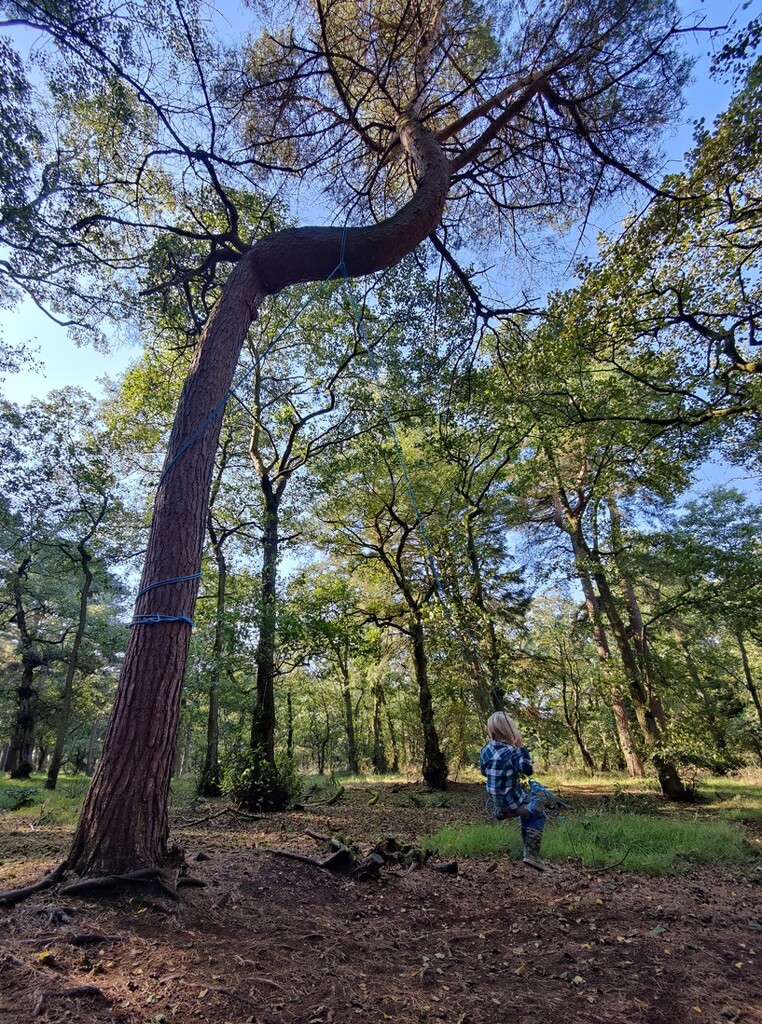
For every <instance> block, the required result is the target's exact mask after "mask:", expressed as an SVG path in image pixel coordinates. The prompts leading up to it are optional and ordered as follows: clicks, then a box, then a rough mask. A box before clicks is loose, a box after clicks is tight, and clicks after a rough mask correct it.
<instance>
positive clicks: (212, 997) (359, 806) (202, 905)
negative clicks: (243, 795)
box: [0, 783, 762, 1024]
mask: <svg viewBox="0 0 762 1024" xmlns="http://www.w3.org/2000/svg"><path fill="white" fill-rule="evenodd" d="M374 787H375V789H376V790H377V791H378V792H379V799H378V801H377V802H376V803H375V804H374V805H373V806H369V805H368V799H369V795H368V791H367V789H366V788H364V787H363V786H361V785H357V786H347V787H346V790H345V793H344V797H343V799H342V800H341V801H340V802H339V803H337V804H336V805H335V806H330V807H325V806H323V807H314V808H308V809H306V810H304V811H295V812H289V813H287V814H273V815H268V816H265V817H263V818H262V819H261V820H257V821H248V820H243V819H240V818H236V817H234V816H233V815H222V816H219V817H215V818H209V819H208V820H206V821H202V822H200V823H199V824H190V823H189V821H191V820H198V819H199V818H201V817H206V816H207V815H208V814H211V813H216V812H217V811H218V810H219V809H221V808H222V807H223V806H224V804H223V803H219V804H218V805H216V806H214V805H210V806H209V807H208V808H207V809H206V810H201V811H200V810H198V809H197V810H196V812H195V815H193V814H189V813H188V812H187V809H186V810H184V811H183V813H182V814H179V812H178V814H177V815H176V818H175V824H174V830H173V838H174V839H175V841H176V842H178V843H180V844H181V845H182V846H183V848H184V849H185V851H186V857H187V861H188V863H189V865H190V867H191V872H192V874H193V875H194V876H196V877H198V878H200V879H203V880H204V881H205V882H206V883H207V884H206V887H204V888H188V889H181V890H180V892H179V895H180V901H179V902H177V903H174V902H172V901H171V900H169V899H168V898H165V897H162V896H158V895H156V894H153V895H150V894H148V893H143V894H140V893H137V892H136V894H135V895H133V896H131V897H126V896H122V897H119V898H117V897H114V898H111V899H106V898H101V899H98V900H95V899H83V898H71V897H70V898H65V897H61V896H58V895H57V893H56V889H50V890H48V891H45V892H40V893H37V894H35V895H34V896H32V897H31V898H29V899H28V900H26V901H25V902H23V903H20V904H18V905H16V906H15V907H12V908H10V909H8V910H5V911H0V921H2V922H3V923H2V929H1V930H0V1024H11V1022H13V1024H16V1022H21V1021H24V1022H28V1021H33V1020H39V1021H41V1022H45V1021H50V1022H63V1021H72V1022H78V1021H82V1020H85V1019H86V1020H88V1021H92V1022H94V1024H106V1022H112V1021H113V1022H116V1024H172V1022H177V1024H195V1022H199V1024H202V1022H209V1024H226V1022H231V1024H232V1022H236V1024H238V1022H241V1024H243V1022H250V1024H350V1022H352V1021H362V1022H363V1024H381V1022H383V1021H391V1022H394V1024H413V1022H415V1024H418V1022H432V1024H437V1022H439V1024H492V1022H493V1021H494V1022H496V1024H497V1022H499V1024H503V1022H505V1024H508V1022H510V1024H571V1022H574V1024H608V1022H621V1024H625V1022H627V1024H688V1022H701V1021H711V1022H717V1024H730V1022H742V1024H753V1022H762V969H761V968H760V963H759V962H760V961H762V923H760V922H761V921H762V871H760V868H759V864H756V865H754V864H752V865H750V866H749V867H743V868H740V869H738V870H737V871H734V872H733V873H732V874H728V873H725V874H721V873H718V872H716V871H713V870H709V869H706V868H701V869H696V870H694V869H692V868H691V869H690V870H689V871H688V873H685V874H682V875H680V876H676V877H671V878H652V877H648V876H644V875H634V874H631V873H628V872H626V871H625V870H623V869H622V868H617V869H613V870H607V871H600V870H598V871H596V870H592V871H591V870H585V869H583V868H581V867H580V866H579V865H578V864H577V865H575V864H573V863H567V864H561V865H559V864H552V865H550V866H549V868H548V870H547V871H546V872H545V873H543V874H540V873H537V872H534V871H532V870H531V869H529V868H525V867H524V866H523V865H522V864H521V862H520V861H516V860H513V859H507V858H505V857H501V858H500V859H498V860H494V859H493V860H489V859H484V860H480V859H464V860H461V861H460V863H459V865H458V868H459V870H458V873H457V875H445V874H443V873H441V872H439V871H437V870H435V867H434V864H435V863H436V858H432V861H431V862H430V863H429V864H428V865H426V866H424V867H422V868H420V869H419V870H415V871H404V870H402V869H386V868H385V869H382V871H381V877H380V879H379V880H377V881H368V882H352V881H349V880H347V879H346V878H342V877H338V876H336V875H333V874H331V873H329V872H328V871H326V870H323V869H321V868H318V867H314V866H312V865H309V864H304V863H300V862H298V861H295V860H291V859H285V858H282V857H279V856H277V855H275V854H273V853H271V852H267V851H268V850H269V849H281V850H284V849H285V850H290V851H294V852H301V853H304V854H309V855H311V856H314V855H319V851H318V849H317V844H316V842H315V840H314V839H312V838H310V837H309V836H308V835H306V833H305V830H306V829H312V830H314V831H317V832H320V833H324V834H335V833H342V834H343V835H345V836H346V837H347V838H348V839H351V840H352V841H354V842H356V843H358V844H359V845H360V846H361V848H363V849H367V848H369V847H370V846H372V845H373V844H374V843H375V842H377V841H378V840H380V839H383V838H384V837H385V836H389V835H393V836H395V837H397V839H398V840H400V841H409V842H413V843H415V842H417V841H418V840H419V839H420V837H421V836H422V835H426V834H429V835H430V834H432V833H434V832H436V831H437V830H438V829H440V828H441V827H443V826H445V825H452V824H455V825H457V824H459V823H466V822H469V823H472V822H474V821H479V820H483V815H484V811H483V805H484V794H483V788H482V787H481V786H480V785H478V784H471V783H456V784H453V785H452V786H451V787H450V791H449V794H448V806H446V807H435V806H415V805H414V804H415V802H416V793H418V794H422V787H420V786H416V785H415V784H409V785H403V784H399V783H397V784H390V783H379V784H374ZM565 795H567V796H570V797H571V798H572V800H573V801H574V802H575V804H576V805H579V804H580V803H584V802H585V801H587V802H590V801H594V800H595V799H596V797H595V794H591V792H590V791H589V790H588V791H586V792H585V793H584V794H583V793H579V794H576V795H575V794H574V793H572V792H570V791H568V790H567V791H566V793H565ZM417 802H423V801H422V799H421V798H420V797H419V799H418V801H417ZM511 824H512V823H511ZM550 827H553V825H552V824H551V826H550ZM751 829H752V830H753V831H756V835H753V834H752V836H751V837H752V839H753V840H754V841H756V842H758V841H759V840H760V838H762V837H761V836H760V835H759V832H760V828H759V822H757V823H756V825H754V824H753V823H752V825H751ZM70 837H71V827H70V826H46V825H44V824H39V823H38V824H35V822H34V821H31V820H30V821H29V822H28V823H26V824H22V823H21V821H20V819H19V818H18V817H17V816H16V817H14V818H13V819H11V818H10V817H9V816H7V815H6V816H3V815H0V888H7V887H10V886H18V885H22V884H24V883H26V882H31V881H35V880H37V879H39V878H40V877H41V876H42V874H43V873H44V872H45V871H47V870H50V869H51V868H52V867H54V866H55V865H56V864H57V863H59V862H60V861H61V860H62V859H63V858H64V856H65V854H66V850H67V846H68V843H69V841H70Z"/></svg>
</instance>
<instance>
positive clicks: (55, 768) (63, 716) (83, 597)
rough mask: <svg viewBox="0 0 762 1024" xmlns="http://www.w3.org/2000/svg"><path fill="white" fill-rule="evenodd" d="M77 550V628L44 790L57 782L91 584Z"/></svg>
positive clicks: (86, 556) (82, 550) (86, 560)
mask: <svg viewBox="0 0 762 1024" xmlns="http://www.w3.org/2000/svg"><path fill="white" fill-rule="evenodd" d="M77 550H78V552H79V563H80V566H81V567H82V576H83V581H82V589H81V590H80V592H79V619H78V620H77V631H76V633H75V634H74V641H73V642H72V645H71V653H70V654H69V664H68V666H67V669H66V682H65V684H64V692H63V700H62V702H61V710H60V712H59V716H58V722H57V724H56V745H55V748H54V750H53V757H52V758H51V760H50V767H49V768H48V777H47V779H46V780H45V789H55V788H56V783H57V782H58V773H59V772H60V770H61V764H62V763H63V754H64V746H65V744H66V733H67V732H68V731H69V719H70V717H71V705H72V701H73V699H74V677H75V676H76V673H77V666H78V664H79V651H80V648H81V646H82V640H83V638H84V635H85V629H86V628H87V610H88V605H89V603H90V590H91V589H92V585H93V574H92V571H91V569H90V562H91V561H92V555H91V554H90V553H89V552H88V550H87V548H86V547H85V544H84V542H80V543H79V544H78V545H77Z"/></svg>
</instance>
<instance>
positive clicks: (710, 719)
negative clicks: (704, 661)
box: [676, 631, 728, 771]
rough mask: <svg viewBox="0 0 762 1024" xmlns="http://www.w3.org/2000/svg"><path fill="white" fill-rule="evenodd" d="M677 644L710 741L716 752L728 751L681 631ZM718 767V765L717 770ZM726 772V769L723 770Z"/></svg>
mask: <svg viewBox="0 0 762 1024" xmlns="http://www.w3.org/2000/svg"><path fill="white" fill-rule="evenodd" d="M676 633H677V642H678V644H679V646H680V650H681V651H682V653H683V657H684V658H685V667H686V668H687V669H688V675H689V676H690V677H691V682H692V683H693V689H694V690H695V691H696V696H697V697H698V698H699V700H700V701H701V703H702V704H703V706H704V716H705V718H706V724H707V725H708V726H709V732H710V733H711V734H712V740H713V742H714V745H715V746H716V747H717V750H718V751H719V752H720V754H722V753H723V752H724V751H726V750H727V749H728V740H727V735H726V732H725V729H724V728H723V721H724V720H722V719H718V717H717V713H716V711H715V703H714V701H713V700H712V699H711V697H710V695H709V694H708V693H707V692H706V688H705V686H704V684H703V683H702V681H701V675H700V674H699V670H698V666H697V665H696V662H695V661H694V660H693V655H692V654H691V650H690V647H689V646H688V644H687V642H686V640H685V636H684V635H683V633H682V631H681V632H677V631H676ZM719 767H720V766H719V765H718V768H719ZM725 770H726V771H727V769H725Z"/></svg>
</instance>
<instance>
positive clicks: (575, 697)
mask: <svg viewBox="0 0 762 1024" xmlns="http://www.w3.org/2000/svg"><path fill="white" fill-rule="evenodd" d="M571 686H572V701H571V705H570V701H569V679H567V675H566V672H564V671H562V672H561V699H562V702H563V708H564V719H565V721H566V724H567V726H568V728H569V731H570V732H571V734H572V736H573V737H574V741H575V743H576V744H577V748H578V749H579V752H580V754H581V755H582V763H583V764H584V766H585V767H586V768H588V769H589V770H590V771H592V772H594V771H596V767H595V761H594V760H593V758H592V755H591V753H590V751H589V750H588V749H587V744H586V743H585V738H584V736H583V735H582V728H581V725H580V715H579V687H578V685H577V682H576V680H575V679H573V678H571Z"/></svg>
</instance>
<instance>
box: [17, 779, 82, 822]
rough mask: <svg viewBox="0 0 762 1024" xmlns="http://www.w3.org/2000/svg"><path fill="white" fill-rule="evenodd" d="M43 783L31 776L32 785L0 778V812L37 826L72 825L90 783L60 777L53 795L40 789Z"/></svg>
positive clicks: (42, 780) (27, 782)
mask: <svg viewBox="0 0 762 1024" xmlns="http://www.w3.org/2000/svg"><path fill="white" fill-rule="evenodd" d="M44 781H45V778H44V776H43V775H38V774H34V775H33V776H32V778H31V782H32V785H30V782H29V781H21V780H15V779H4V778H0V812H2V813H7V814H13V815H14V816H15V817H16V818H18V820H19V821H29V820H33V821H34V823H36V824H42V823H44V824H48V825H72V824H74V822H75V821H76V820H77V817H78V815H79V809H80V807H81V805H82V800H83V798H84V795H85V793H86V792H87V787H88V786H89V785H90V779H89V778H87V776H83V775H69V776H65V775H60V776H59V784H58V786H57V787H56V789H55V790H54V791H52V792H51V791H50V790H46V789H44V788H43V784H44Z"/></svg>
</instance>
